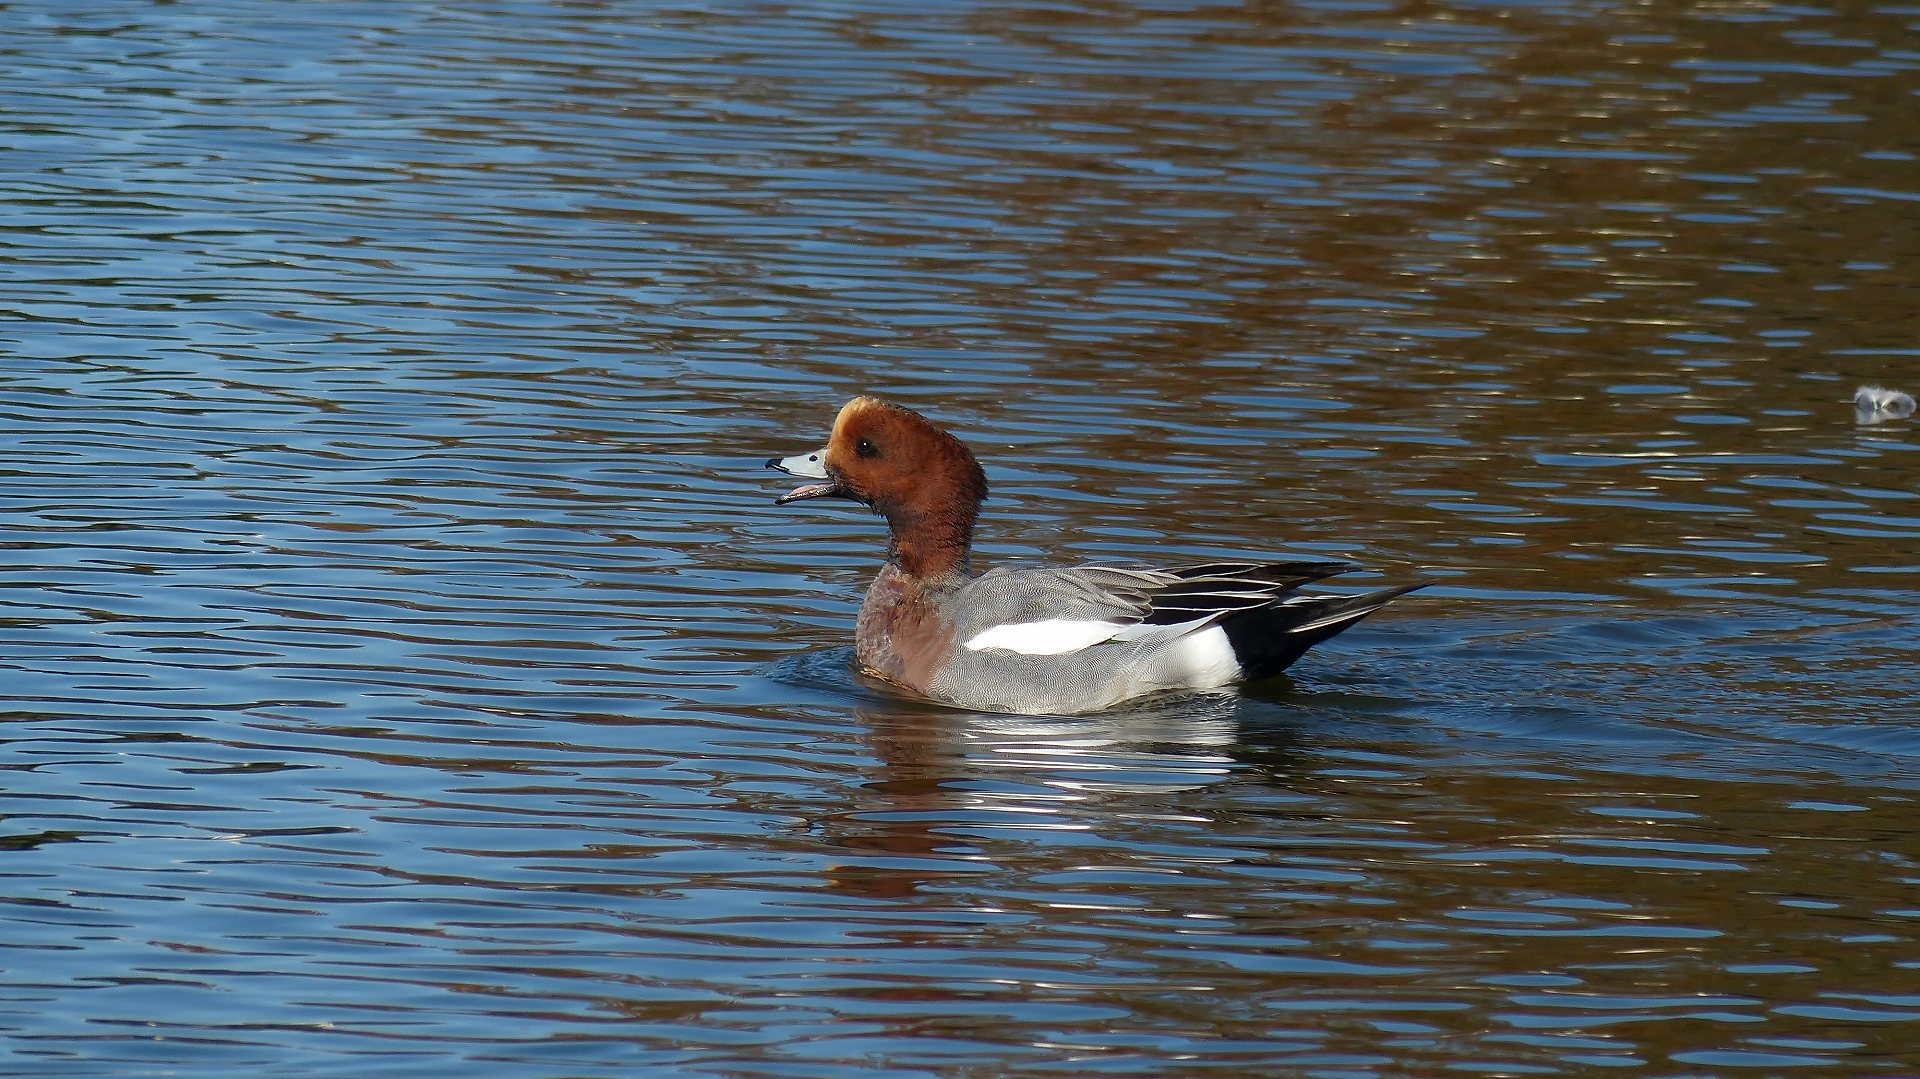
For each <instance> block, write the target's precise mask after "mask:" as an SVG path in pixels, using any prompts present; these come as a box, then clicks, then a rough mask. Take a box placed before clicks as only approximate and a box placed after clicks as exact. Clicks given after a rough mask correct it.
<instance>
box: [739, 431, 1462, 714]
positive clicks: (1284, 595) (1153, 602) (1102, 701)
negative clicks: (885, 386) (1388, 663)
mask: <svg viewBox="0 0 1920 1079" xmlns="http://www.w3.org/2000/svg"><path fill="white" fill-rule="evenodd" d="M767 467H769V468H773V469H776V470H778V471H781V472H785V473H787V474H789V475H792V476H795V477H798V478H800V479H804V480H807V481H809V482H806V483H803V484H801V485H800V486H798V487H796V488H794V489H793V490H792V491H789V492H788V493H786V494H784V495H781V496H779V497H778V498H776V499H775V500H774V501H775V504H777V505H782V506H786V505H791V504H793V503H796V502H804V501H811V500H814V499H846V500H851V501H853V502H857V503H860V504H862V505H864V506H866V507H867V508H868V509H870V510H872V511H873V512H874V513H876V514H878V515H879V516H881V517H882V518H884V519H885V520H886V523H887V554H886V561H885V563H884V564H882V566H881V567H880V571H879V573H878V574H877V575H876V576H875V577H874V579H873V583H872V584H871V585H870V586H868V588H867V593H866V597H865V599H864V600H863V601H862V602H861V604H860V613H859V616H858V619H857V621H856V623H855V627H854V660H855V662H856V664H857V665H858V667H859V669H860V671H861V673H863V674H865V675H868V676H870V677H873V678H877V679H879V680H881V681H882V682H885V683H888V684H889V685H890V686H892V687H894V688H895V689H897V690H900V691H904V692H905V693H906V694H907V695H909V696H913V697H917V698H920V699H923V700H929V701H933V702H937V703H940V704H944V705H948V706H951V707H955V708H960V709H965V710H969V711H977V712H1001V713H1023V714H1028V715H1082V714H1086V713H1090V712H1099V711H1105V710H1108V709H1111V708H1113V707H1115V706H1116V705H1119V704H1121V703H1123V702H1126V701H1132V700H1134V699H1136V698H1143V697H1148V696H1154V695H1160V694H1167V693H1172V692H1195V691H1209V690H1220V689H1223V688H1224V687H1227V686H1230V685H1234V684H1236V683H1242V682H1253V681H1258V680H1261V679H1265V678H1270V677H1272V676H1274V675H1276V674H1279V673H1280V672H1281V671H1283V670H1285V669H1286V668H1287V667H1288V666H1289V665H1291V664H1292V663H1293V662H1294V661H1295V660H1297V659H1299V658H1300V656H1301V655H1303V654H1304V653H1305V652H1306V651H1307V650H1308V649H1309V648H1312V647H1313V646H1314V645H1316V644H1319V643H1320V642H1322V641H1324V640H1326V639H1328V638H1329V637H1332V636H1334V635H1335V634H1338V633H1340V632H1342V631H1344V630H1347V629H1350V628H1352V627H1353V626H1354V625H1355V624H1357V623H1358V622H1360V621H1361V620H1362V619H1364V618H1366V617H1367V616H1368V615H1370V614H1373V613H1374V612H1375V611H1378V610H1379V609H1380V608H1382V607H1384V606H1386V605H1387V604H1388V603H1389V602H1391V601H1393V600H1395V599H1397V598H1399V597H1400V596H1403V595H1406V594H1407V593H1409V592H1412V591H1415V590H1416V589H1419V588H1423V587H1425V586H1426V584H1427V583H1428V582H1420V583H1416V584H1410V585H1402V586H1398V587H1394V588H1387V589H1383V590H1380V591H1376V592H1369V593H1366V594H1363V595H1351V594H1328V593H1312V592H1303V591H1301V590H1300V589H1301V586H1303V585H1307V584H1311V583H1313V582H1315V581H1320V580H1324V579H1326V578H1328V577H1332V576H1334V575H1336V574H1339V573H1344V572H1347V571H1349V570H1352V569H1354V568H1356V567H1354V566H1353V565H1351V564H1349V563H1345V562H1284V561H1256V560H1249V561H1213V562H1201V563H1196V564H1191V565H1180V566H1173V567H1168V568H1157V567H1145V566H1132V565H1104V564H1094V565H1079V566H1070V567H1024V566H1011V567H999V568H995V569H992V570H989V571H987V572H984V573H981V572H976V571H975V569H974V566H973V556H972V551H973V532H974V527H975V525H976V524H977V523H978V521H979V516H980V504H981V502H982V501H984V500H985V499H986V497H987V478H986V473H985V471H984V470H983V469H982V468H981V466H980V462H979V461H978V459H976V458H975V457H974V455H973V452H972V451H971V450H969V449H968V448H967V446H966V443H964V442H962V441H961V440H960V439H959V438H957V437H955V436H954V435H953V434H951V433H949V432H947V431H945V430H943V429H941V428H940V427H938V426H936V425H935V424H934V423H933V422H932V421H930V420H928V419H927V418H926V417H924V416H922V415H920V414H919V413H917V412H915V411H913V410H912V409H909V408H905V407H903V406H901V405H897V404H893V403H890V402H887V401H883V400H880V399H879V398H876V397H869V396H861V397H855V398H853V399H852V400H850V401H848V402H847V403H846V404H845V405H844V406H843V407H842V408H841V409H840V411H839V414H838V415H837V416H836V417H835V418H834V421H833V428H832V432H831V434H830V436H829V437H828V439H827V444H826V445H825V446H823V447H821V448H820V449H817V450H813V451H811V452H807V453H800V454H795V455H793V456H790V457H775V458H772V459H769V460H768V461H767Z"/></svg>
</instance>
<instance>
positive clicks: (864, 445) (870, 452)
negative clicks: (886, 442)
mask: <svg viewBox="0 0 1920 1079" xmlns="http://www.w3.org/2000/svg"><path fill="white" fill-rule="evenodd" d="M853 452H855V453H857V454H859V455H860V456H862V457H878V456H879V455H880V451H879V450H878V449H876V448H874V445H873V440H872V439H866V438H863V439H861V440H860V441H858V442H856V443H854V444H853Z"/></svg>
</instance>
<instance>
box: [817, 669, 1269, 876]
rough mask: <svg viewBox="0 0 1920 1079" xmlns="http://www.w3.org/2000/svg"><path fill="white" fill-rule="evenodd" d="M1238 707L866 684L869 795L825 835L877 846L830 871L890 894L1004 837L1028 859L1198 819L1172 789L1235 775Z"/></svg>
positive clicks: (1239, 767) (976, 864)
mask: <svg viewBox="0 0 1920 1079" xmlns="http://www.w3.org/2000/svg"><path fill="white" fill-rule="evenodd" d="M1253 707H1255V708H1258V707H1260V706H1259V705H1258V704H1257V702H1256V703H1255V704H1254V705H1253ZM1248 708H1249V702H1247V701H1246V700H1245V699H1243V698H1241V697H1238V696H1235V695H1231V694H1217V695H1205V696H1182V697H1174V698H1168V699H1165V700H1161V701H1156V702H1149V703H1147V704H1146V705H1143V706H1141V707H1137V708H1133V709H1130V710H1127V711H1124V712H1116V713H1109V714H1104V715H1099V716H1088V717H1045V716H1017V715H999V714H988V713H976V712H959V711H954V710H951V709H945V708H940V707H938V706H934V705H920V704H916V703H913V702H909V701H886V700H883V699H878V698H876V699H875V700H874V703H872V704H868V705H865V706H862V707H860V708H858V709H857V714H858V715H859V717H860V719H861V720H862V721H863V722H864V724H865V729H866V732H867V733H866V738H867V741H868V743H869V745H870V746H871V749H872V751H873V754H874V757H875V759H876V760H877V761H878V769H877V774H876V776H875V777H874V778H873V779H872V780H870V781H869V782H868V783H866V784H865V785H864V788H865V790H866V792H867V793H868V795H869V797H867V798H865V799H863V801H862V803H861V804H860V805H859V806H858V807H857V808H855V809H853V810H852V811H850V812H848V813H846V814H844V815H843V816H841V817H839V818H836V819H835V820H834V821H833V822H832V824H831V826H830V838H831V839H832V840H833V841H834V842H836V843H837V844H839V845H841V846H843V847H845V848H847V849H848V850H851V851H860V852H867V853H872V854H876V855H882V856H883V857H880V858H876V859H872V860H868V859H858V860H854V861H850V862H849V863H848V864H846V865H844V866H841V867H839V869H838V871H836V873H835V874H834V875H833V885H834V886H835V887H836V888H839V889H842V890H846V891H850V892H855V893H858V894H862V895H866V896H871V897H894V898H897V897H900V896H903V895H908V894H911V893H913V892H915V891H918V890H919V889H921V888H923V887H925V886H926V885H928V884H929V883H931V882H933V881H936V880H946V881H951V880H952V879H953V878H954V877H955V876H956V875H966V874H971V873H978V872H985V871H991V870H994V869H996V868H1003V867H1004V865H1005V863H1006V861H1007V860H1008V859H1009V858H1010V857H1011V855H1010V854H1009V851H1010V850H1013V849H1018V850H1019V851H1020V852H1021V854H1020V855H1019V857H1021V858H1025V859H1029V860H1031V861H1034V862H1044V861H1046V860H1048V859H1049V858H1050V857H1054V856H1066V857H1068V858H1069V860H1072V856H1070V855H1069V854H1068V851H1070V850H1081V852H1082V853H1081V856H1080V857H1082V858H1084V856H1085V850H1084V849H1083V848H1088V847H1099V846H1104V845H1106V844H1108V843H1112V842H1119V841H1121V840H1119V839H1118V838H1117V836H1116V834H1114V833H1119V832H1124V831H1127V830H1129V829H1131V828H1133V827H1137V826H1140V825H1143V824H1147V823H1148V822H1151V821H1154V820H1161V821H1167V820H1174V819H1178V820H1181V821H1184V822H1187V823H1189V824H1192V823H1204V821H1203V819H1202V817H1201V816H1200V814H1199V813H1197V812H1196V811H1195V810H1194V809H1192V808H1191V807H1190V806H1189V805H1187V804H1185V802H1184V801H1183V796H1190V795H1191V794H1192V792H1195V791H1198V790H1200V789H1202V788H1206V787H1209V786H1211V785H1213V784H1217V783H1221V782H1226V781H1230V780H1233V779H1235V778H1238V777H1242V776H1245V775H1246V773H1247V772H1248V765H1247V764H1246V763H1245V761H1244V759H1243V754H1242V752H1241V751H1242V749H1243V748H1244V740H1245V739H1246V737H1247V735H1248V730H1249V728H1248V727H1247V726H1246V718H1247V717H1246V712H1247V710H1248ZM1264 733H1266V734H1268V735H1269V736H1272V737H1281V738H1284V737H1286V736H1285V735H1284V734H1281V733H1279V732H1277V731H1274V730H1273V729H1271V728H1265V729H1264ZM1269 740H1270V739H1269ZM1264 748H1265V749H1266V750H1270V749H1271V747H1264ZM1256 755H1257V756H1259V757H1262V758H1266V759H1271V754H1270V752H1266V751H1263V752H1260V753H1258V754H1256ZM1062 833H1079V835H1078V836H1074V835H1064V834H1062Z"/></svg>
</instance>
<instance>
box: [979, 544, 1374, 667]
mask: <svg viewBox="0 0 1920 1079" xmlns="http://www.w3.org/2000/svg"><path fill="white" fill-rule="evenodd" d="M1351 568H1353V567H1351V566H1350V565H1348V564H1347V563H1344V562H1209V563H1205V564H1202V565H1195V566H1182V567H1178V568H1175V569H1138V568H1131V567H1121V566H1076V567H1073V568H1071V569H1006V570H995V571H993V572H992V573H988V574H985V575H983V576H981V577H978V578H976V579H974V580H973V581H970V582H968V584H967V585H966V586H964V587H963V588H962V589H961V590H960V591H959V592H958V593H956V594H955V595H954V596H953V597H952V599H951V601H950V603H949V610H950V611H951V612H952V613H953V618H952V621H953V623H954V628H955V630H956V634H955V638H956V640H957V641H958V643H959V644H960V645H961V646H962V647H964V648H966V649H968V650H970V651H976V652H978V651H985V650H988V649H998V650H1004V651H1009V652H1018V653H1021V654H1023V655H1064V654H1067V653H1072V652H1079V651H1081V650H1084V649H1087V648H1092V647H1094V646H1095V645H1099V644H1104V643H1106V642H1108V641H1116V642H1137V641H1145V640H1161V639H1171V638H1174V637H1178V636H1181V635H1184V634H1187V633H1192V632H1195V631H1197V630H1199V629H1202V628H1204V627H1206V626H1209V625H1211V624H1213V623H1214V622H1217V621H1219V620H1221V619H1223V618H1226V617H1228V616H1229V615H1232V614H1235V613H1237V612H1240V611H1247V610H1252V609H1255V608H1260V607H1268V606H1273V605H1276V604H1282V603H1286V602H1287V601H1288V598H1289V597H1290V596H1292V595H1293V594H1294V592H1295V590H1297V589H1298V588H1299V587H1300V586H1301V585H1303V584H1307V583H1309V582H1312V581H1317V580H1321V579H1323V578H1326V577H1331V576H1333V575H1334V574H1336V573H1340V572H1343V571H1345V570H1348V569H1351ZM1300 598H1301V599H1302V600H1305V599H1309V598H1314V597H1300Z"/></svg>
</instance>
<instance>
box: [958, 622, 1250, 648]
mask: <svg viewBox="0 0 1920 1079" xmlns="http://www.w3.org/2000/svg"><path fill="white" fill-rule="evenodd" d="M1121 628H1122V627H1121V625H1120V623H1118V622H1093V621H1088V620H1085V619H1071V618H1049V619H1046V620H1045V621H1041V622H1010V623H1008V624H1006V625H1004V626H994V627H993V628H992V629H985V630H981V631H980V632H979V633H976V634H974V635H973V637H972V638H970V639H969V640H968V641H967V642H966V644H965V645H964V647H965V648H966V649H967V650H968V651H972V652H979V651H982V650H984V649H988V648H1001V649H1005V650H1006V651H1009V652H1018V653H1020V654H1021V655H1023V656H1058V655H1064V654H1065V653H1068V652H1078V651H1080V650H1081V649H1082V648H1091V647H1093V646H1094V645H1096V644H1099V643H1100V642H1101V641H1106V640H1111V639H1112V638H1113V635H1114V634H1115V633H1117V632H1119V630H1120V629H1121ZM1222 636H1223V637H1224V636H1225V635H1224V634H1222Z"/></svg>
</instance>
